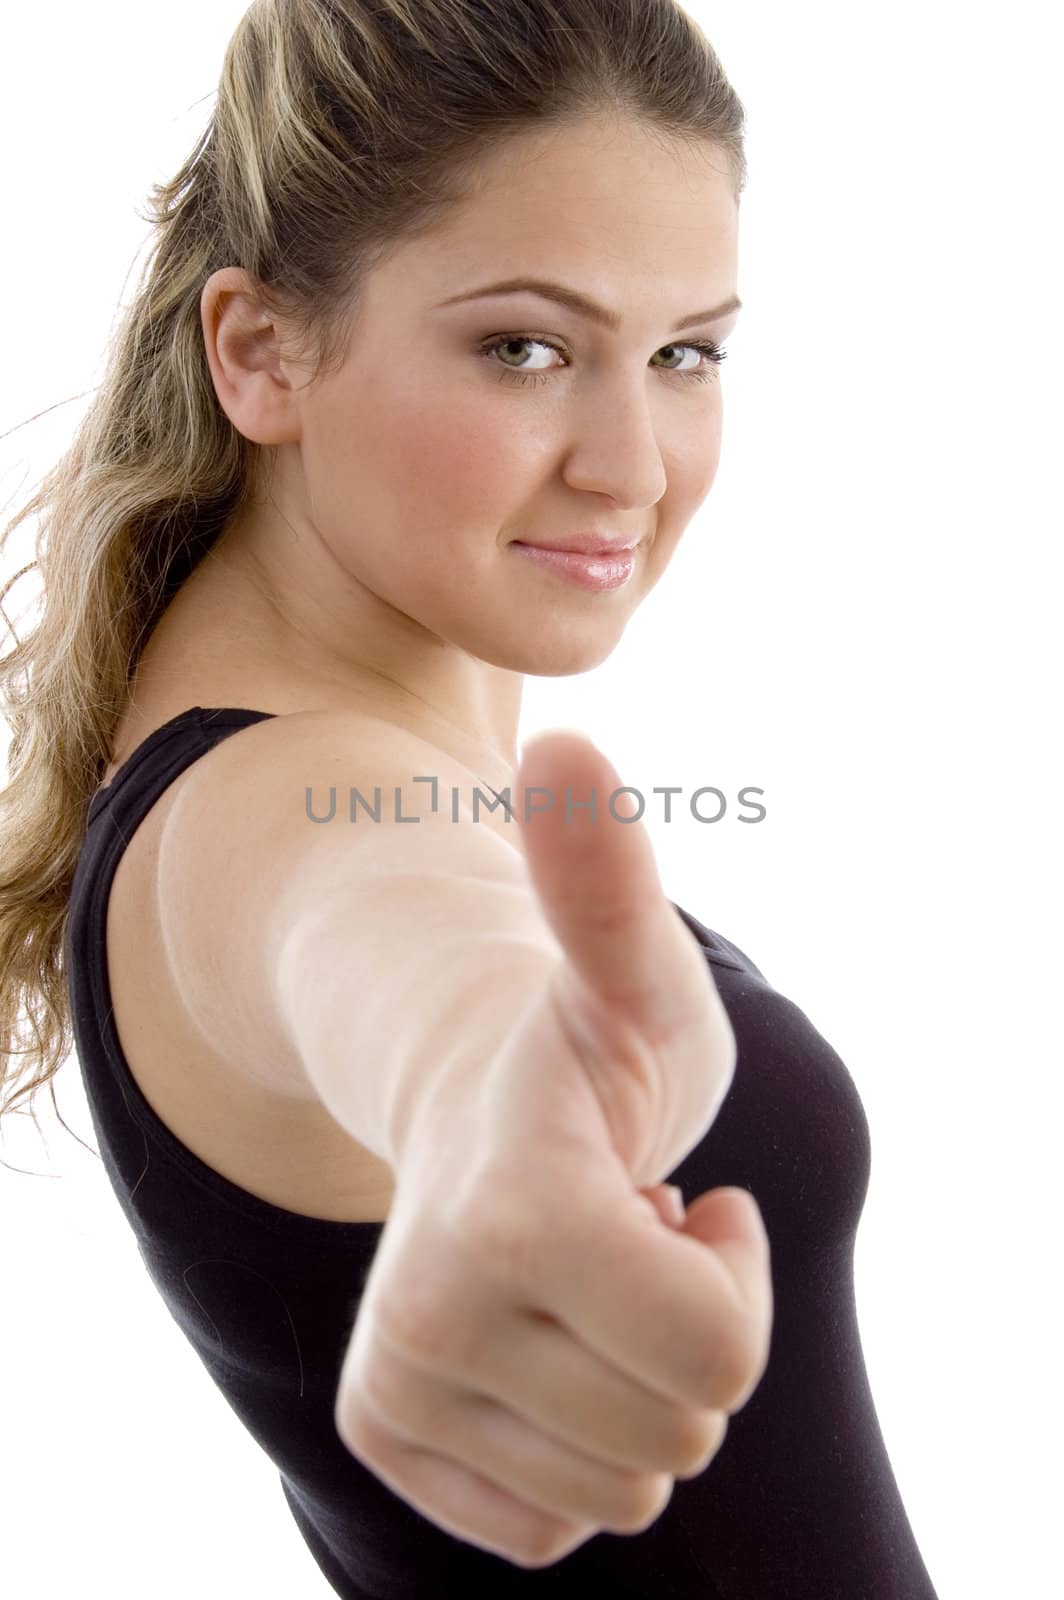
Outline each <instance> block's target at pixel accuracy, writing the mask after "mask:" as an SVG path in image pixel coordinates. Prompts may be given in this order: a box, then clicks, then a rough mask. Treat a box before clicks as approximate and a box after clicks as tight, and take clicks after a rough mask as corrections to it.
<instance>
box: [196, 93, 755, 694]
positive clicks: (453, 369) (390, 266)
mask: <svg viewBox="0 0 1064 1600" xmlns="http://www.w3.org/2000/svg"><path fill="white" fill-rule="evenodd" d="M482 172H483V182H482V184H481V186H480V188H479V190H478V192H477V194H476V196H475V198H473V199H471V200H469V201H468V202H466V203H464V204H463V206H462V207H461V208H460V209H459V210H456V211H455V212H453V213H452V214H451V215H450V216H449V218H448V220H447V222H446V223H445V224H444V225H443V226H442V227H440V228H439V229H437V230H436V231H435V232H433V233H432V234H428V235H424V236H422V237H421V238H419V239H417V240H415V241H407V242H406V243H405V244H404V245H402V246H401V247H400V248H398V249H397V250H396V251H395V252H394V253H393V254H392V255H391V256H390V257H389V258H387V259H386V260H385V261H383V262H381V263H380V264H379V265H378V266H377V268H376V269H375V270H374V272H373V273H372V274H371V276H370V277H369V279H368V282H367V287H366V290H365V295H364V300H363V305H362V309H361V313H360V316H359V319H358V322H357V325H356V328H355V330H354V333H353V337H352V340H351V344H350V347H349V349H348V352H347V356H346V359H345V361H344V364H343V366H342V367H341V368H340V369H339V370H338V371H336V372H334V373H332V374H329V375H327V376H325V377H323V378H321V379H320V380H319V381H318V382H317V383H315V384H311V385H310V386H309V387H302V388H301V387H300V385H305V381H306V380H305V374H302V373H301V372H300V371H299V370H298V369H294V368H291V367H287V366H283V364H282V370H283V371H284V374H285V378H287V379H289V380H290V386H289V384H288V383H284V382H282V383H280V384H278V383H277V382H276V381H275V380H276V374H275V377H274V380H271V381H270V383H269V384H265V383H264V382H263V381H262V380H263V378H264V376H265V374H264V373H262V372H259V373H255V372H251V373H249V374H246V375H245V376H241V374H240V371H239V363H238V362H235V363H234V364H233V366H232V368H231V370H230V369H229V368H227V371H226V376H227V378H228V388H227V387H226V386H225V380H223V383H222V385H221V386H219V396H220V398H221V399H222V402H223V404H224V405H225V407H226V410H227V411H228V412H229V415H230V416H231V417H232V419H233V421H234V422H235V423H236V425H237V426H238V427H239V428H240V429H241V431H242V432H244V433H246V434H247V435H248V436H249V437H251V438H258V439H259V440H261V441H263V442H275V443H276V469H275V472H274V476H273V479H272V482H271V485H270V489H271V494H272V498H273V500H274V502H275V503H276V505H277V506H278V508H279V509H280V510H281V511H282V512H283V521H284V522H286V523H287V524H288V528H287V540H286V542H285V544H284V546H283V548H285V549H287V550H289V551H291V550H293V549H294V548H296V547H295V545H293V543H292V541H291V533H292V531H293V530H294V531H295V532H296V534H297V535H298V536H299V538H298V545H299V547H300V549H301V558H303V559H305V560H306V561H307V562H308V563H310V562H312V563H313V570H312V569H311V566H310V565H307V566H306V568H305V570H304V571H303V573H302V574H301V577H300V585H299V586H300V589H301V591H302V592H303V594H304V595H305V594H306V592H307V590H306V584H309V585H310V587H311V589H312V590H313V598H314V617H315V625H316V626H318V625H323V626H324V630H325V634H324V635H323V637H324V636H325V635H327V636H328V638H329V641H330V645H331V648H332V649H333V650H336V649H339V650H340V651H341V653H342V650H343V640H344V639H345V638H350V637H352V634H351V631H350V630H351V629H352V628H356V627H357V633H358V640H359V649H360V651H364V650H366V649H367V648H371V646H372V641H373V637H374V630H375V629H379V630H381V631H380V641H381V649H382V652H383V653H384V655H385V656H387V657H388V658H389V659H390V660H394V650H395V643H396V636H397V629H398V631H399V632H400V633H401V634H402V636H403V638H404V639H405V640H406V641H407V642H408V643H410V644H411V645H412V646H416V643H417V641H419V640H423V641H425V642H429V641H431V645H432V647H433V649H434V650H435V649H436V648H437V647H441V646H442V647H443V649H444V652H445V653H446V652H447V651H448V650H456V651H458V652H461V653H463V655H464V656H465V657H466V658H468V657H474V658H476V659H477V660H479V661H481V662H490V663H493V664H494V665H496V666H499V667H504V668H507V669H509V670H511V671H514V672H518V673H534V674H537V675H545V676H557V675H563V674H569V673H575V672H582V671H586V670H588V669H589V668H592V667H594V666H596V665H597V664H598V663H600V662H601V661H603V660H604V659H605V658H606V657H607V656H608V655H609V654H610V653H611V651H612V650H613V649H614V647H615V646H616V644H617V643H618V641H619V640H620V638H621V636H622V634H623V632H624V628H625V624H626V623H627V621H628V619H629V617H630V616H631V615H632V614H633V612H634V611H635V609H636V607H637V606H638V605H639V603H640V602H641V600H642V599H643V597H644V596H645V595H647V594H648V593H649V592H650V590H651V589H652V588H653V587H654V585H655V584H656V583H657V582H658V580H659V579H660V578H661V576H662V574H663V573H664V571H665V568H666V566H667V565H668V563H669V560H670V558H671V556H672V553H673V551H674V550H675V548H676V545H677V542H678V540H679V538H680V535H681V534H682V532H683V530H684V528H685V527H686V525H687V523H688V521H689V520H690V518H691V516H692V514H693V513H694V511H695V510H696V508H697V507H698V506H699V504H700V503H701V502H702V500H703V499H704V498H705V496H706V495H707V494H708V492H709V490H710V488H711V486H712V483H713V479H714V476H715V474H716V470H717V463H718V459H719V454H720V443H721V424H722V390H721V372H720V369H719V367H718V365H717V364H716V363H715V362H714V361H713V360H712V359H711V357H710V355H709V354H707V353H702V352H700V351H699V350H697V349H695V348H694V347H693V345H692V341H701V342H703V343H706V344H708V343H711V342H713V343H716V344H717V345H720V344H721V343H722V342H723V341H724V340H726V338H727V337H728V335H729V334H730V333H731V331H732V330H733V328H734V326H735V320H736V310H735V309H733V308H732V306H731V304H730V303H731V302H733V301H734V299H735V298H736V273H737V224H738V211H737V206H736V202H735V199H734V196H733V193H732V185H731V181H730V178H729V176H728V174H727V171H726V167H725V162H724V159H723V157H722V156H721V155H720V154H719V152H717V151H715V150H713V149H711V148H709V147H703V148H701V149H698V150H689V149H686V148H684V147H682V146H677V145H674V144H666V143H664V142H663V141H662V140H661V137H660V136H655V135H651V134H649V133H647V132H646V131H645V130H643V129H641V128H639V127H638V126H636V125H633V124H630V123H603V122H594V123H585V124H582V125H581V127H580V129H579V130H578V131H576V130H571V131H567V132H564V133H561V134H558V133H553V134H551V135H549V136H546V137H544V136H543V135H542V134H537V135H536V136H534V137H528V138H522V139H521V140H519V141H513V142H512V143H510V144H508V145H507V146H505V147H503V148H501V149H500V151H499V152H497V153H496V154H495V155H494V156H493V157H492V159H491V160H490V161H489V162H487V163H485V165H484V167H483V169H482ZM232 275H233V269H227V271H226V273H223V274H216V278H220V279H224V280H227V279H228V278H229V277H231V276H232ZM240 276H242V275H241V274H237V277H240ZM531 278H538V279H541V280H553V281H554V282H555V283H558V284H561V285H564V286H566V287H567V288H568V289H570V290H572V291H574V292H576V293H578V294H580V295H583V296H585V297H587V298H588V299H589V300H593V301H596V302H598V304H599V305H600V306H603V307H605V308H607V310H608V311H609V312H610V313H612V314H613V315H614V316H615V317H616V319H617V326H616V328H610V327H608V326H605V325H603V323H602V321H601V320H598V319H595V318H593V317H590V316H586V315H582V314H581V313H580V312H579V311H578V310H577V309H575V308H574V307H573V306H572V305H564V304H559V303H558V302H556V301H554V300H552V299H550V298H546V297H544V296H542V295H539V294H536V293H533V292H532V291H530V290H522V291H520V292H516V291H511V292H508V293H505V294H501V293H496V294H493V295H490V296H485V295H481V296H479V297H476V298H472V297H471V296H472V292H473V291H475V290H477V289H480V288H481V287H482V286H485V285H492V284H496V283H499V282H501V281H505V280H510V279H531ZM207 306H208V300H207V295H206V293H205V307H207ZM717 307H723V308H724V309H723V310H722V311H720V312H719V314H717V315H709V316H703V315H701V313H702V312H704V311H712V310H713V309H714V308H717ZM695 312H697V313H699V318H698V320H697V321H695V322H692V323H691V325H690V326H685V324H686V323H687V320H688V318H689V317H690V316H691V314H692V313H695ZM219 339H220V340H222V335H221V334H219ZM507 341H517V342H512V343H508V342H507ZM493 344H494V350H492V348H491V347H492V345H493ZM209 345H210V341H209V340H208V346H209ZM552 346H553V347H555V348H552ZM220 348H222V350H223V351H224V348H225V346H224V341H222V343H221V345H220ZM233 349H234V351H235V346H234V347H233ZM217 360H218V358H217V357H216V358H215V360H212V367H214V366H215V365H216V361H217ZM217 378H218V374H217V372H216V382H217ZM575 534H590V535H600V536H602V537H603V538H608V539H617V540H621V541H624V542H629V541H631V540H633V539H638V540H639V541H640V543H639V545H638V548H637V549H636V551H635V553H634V564H633V570H632V575H631V577H630V578H629V579H628V581H627V582H626V583H623V584H622V585H621V586H620V587H617V588H612V589H606V590H593V591H589V590H588V589H586V588H582V587H578V586H577V585H576V584H575V583H572V582H570V581H568V580H567V579H565V578H564V577H561V576H559V575H558V574H557V573H556V572H555V571H553V570H551V569H550V568H549V567H544V566H541V565H540V564H538V563H536V562H533V561H531V560H528V559H526V558H524V557H522V556H521V555H519V554H518V552H517V551H516V549H515V548H514V547H513V545H514V541H517V540H523V541H530V542H540V543H546V542H549V543H552V544H564V543H565V541H566V539H567V537H569V536H572V535H575ZM281 549H282V545H281V544H275V546H274V550H275V553H276V552H279V551H280V550H281ZM277 559H278V560H283V559H286V558H285V557H281V556H280V555H277ZM304 579H305V580H306V583H304ZM288 592H289V593H291V592H292V591H291V590H289V591H288ZM467 664H468V662H467Z"/></svg>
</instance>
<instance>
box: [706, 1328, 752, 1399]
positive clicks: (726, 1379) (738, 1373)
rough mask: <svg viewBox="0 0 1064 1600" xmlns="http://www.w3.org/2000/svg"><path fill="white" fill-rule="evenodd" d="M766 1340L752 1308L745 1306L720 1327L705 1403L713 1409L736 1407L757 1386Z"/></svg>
mask: <svg viewBox="0 0 1064 1600" xmlns="http://www.w3.org/2000/svg"><path fill="white" fill-rule="evenodd" d="M762 1345H763V1340H762V1337H761V1334H760V1331H759V1329H758V1328H757V1326H756V1319H755V1317H754V1315H753V1313H752V1312H750V1311H747V1310H745V1309H743V1310H742V1311H739V1312H737V1313H736V1314H735V1316H734V1317H732V1318H729V1320H728V1322H727V1324H726V1325H724V1326H722V1327H721V1330H720V1337H719V1339H718V1340H716V1341H714V1343H713V1346H712V1347H711V1349H710V1351H709V1358H710V1359H709V1371H708V1375H707V1380H706V1385H705V1391H704V1392H705V1401H706V1405H707V1406H708V1407H709V1408H711V1409H713V1410H724V1411H731V1410H733V1409H737V1408H738V1407H739V1406H740V1405H741V1404H744V1403H745V1400H746V1399H747V1398H749V1395H750V1394H751V1393H752V1392H753V1390H754V1388H756V1386H757V1383H758V1382H759V1381H760V1376H761V1372H762V1371H763V1369H764V1367H763V1363H764V1351H763V1348H762Z"/></svg>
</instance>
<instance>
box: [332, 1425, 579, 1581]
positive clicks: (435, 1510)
mask: <svg viewBox="0 0 1064 1600" xmlns="http://www.w3.org/2000/svg"><path fill="white" fill-rule="evenodd" d="M342 1438H343V1443H344V1444H345V1445H346V1446H347V1448H348V1449H349V1450H350V1451H351V1453H352V1455H354V1456H356V1457H357V1458H358V1460H360V1461H361V1462H362V1463H363V1464H364V1465H365V1466H367V1467H368V1468H369V1469H370V1471H371V1472H373V1473H374V1474H375V1476H376V1477H378V1478H379V1479H380V1481H381V1482H382V1483H383V1484H385V1485H386V1486H387V1487H388V1488H389V1489H391V1491H392V1493H393V1494H397V1495H399V1496H400V1498H401V1499H402V1500H404V1501H406V1503H407V1505H410V1506H413V1507H414V1509H415V1510H416V1511H420V1512H421V1514H422V1516H425V1517H428V1519H429V1520H430V1521H431V1522H432V1523H434V1524H435V1526H436V1527H438V1528H442V1529H443V1531H444V1532H445V1533H450V1534H452V1535H453V1536H454V1537H455V1538H456V1539H462V1540H464V1541H465V1542H466V1543H467V1544H472V1545H475V1546H476V1548H477V1549H479V1550H487V1551H489V1552H490V1553H491V1554H492V1555H498V1556H502V1557H503V1558H504V1559H505V1560H507V1561H512V1562H514V1563H516V1564H517V1565H519V1566H529V1567H540V1566H546V1565H549V1564H550V1563H551V1562H553V1561H558V1560H560V1559H561V1557H562V1556H563V1555H568V1554H569V1552H570V1551H572V1550H575V1549H577V1548H578V1546H580V1545H582V1544H585V1543H586V1542H587V1540H588V1539H590V1538H592V1537H593V1536H594V1535H595V1534H597V1533H598V1532H599V1529H598V1527H597V1526H595V1525H594V1524H593V1523H592V1524H588V1523H579V1522H576V1521H575V1520H574V1519H573V1518H567V1517H562V1518H559V1517H554V1516H551V1515H549V1514H548V1513H546V1512H543V1511H540V1510H538V1509H537V1508H536V1507H535V1506H532V1505H529V1504H528V1502H527V1501H524V1500H521V1499H520V1498H518V1497H517V1496H516V1495H513V1494H510V1493H509V1492H508V1491H507V1490H506V1489H503V1488H502V1487H500V1486H499V1485H498V1484H495V1483H493V1482H492V1481H491V1480H490V1479H489V1478H487V1477H485V1476H484V1474H483V1473H480V1472H475V1471H473V1470H471V1469H470V1468H468V1467H464V1466H462V1465H460V1464H459V1463H458V1462H456V1461H455V1460H453V1459H452V1458H449V1457H447V1456H444V1455H441V1454H440V1453H439V1452H438V1451H435V1450H429V1449H426V1448H424V1447H422V1446H420V1445H415V1444H411V1443H410V1442H409V1441H408V1440H407V1439H404V1438H403V1437H401V1436H400V1435H399V1434H397V1433H396V1432H395V1431H394V1430H393V1429H392V1428H390V1427H388V1426H387V1424H386V1423H384V1422H383V1421H382V1420H381V1419H380V1417H379V1416H378V1415H377V1414H376V1413H375V1412H374V1411H372V1410H370V1408H369V1407H366V1406H360V1407H359V1408H358V1409H357V1414H356V1415H353V1416H352V1417H351V1418H350V1419H349V1422H348V1426H347V1429H346V1431H345V1433H344V1435H343V1436H342Z"/></svg>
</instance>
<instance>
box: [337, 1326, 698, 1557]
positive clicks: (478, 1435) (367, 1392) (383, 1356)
mask: <svg viewBox="0 0 1064 1600" xmlns="http://www.w3.org/2000/svg"><path fill="white" fill-rule="evenodd" d="M378 1356H379V1359H377V1358H375V1359H374V1361H373V1362H371V1363H370V1364H369V1365H368V1366H367V1370H366V1374H365V1378H366V1381H365V1383H364V1385H363V1389H362V1393H361V1397H360V1398H361V1401H362V1403H363V1405H365V1406H366V1407H368V1408H369V1410H370V1411H372V1412H374V1413H375V1414H376V1416H377V1418H378V1420H379V1421H380V1422H381V1423H382V1424H383V1425H384V1426H386V1427H387V1428H389V1429H391V1430H392V1431H393V1432H394V1433H395V1434H396V1435H398V1437H399V1438H400V1439H402V1440H403V1441H405V1442H406V1443H407V1444H408V1445H412V1446H414V1447H416V1448H419V1449H421V1448H427V1449H430V1450H434V1451H437V1452H438V1453H439V1454H440V1455H442V1456H444V1457H446V1458H447V1459H448V1460H453V1461H456V1462H457V1463H458V1464H459V1465H460V1466H463V1467H466V1468H468V1469H469V1470H470V1471H473V1472H477V1473H481V1474H482V1475H483V1476H484V1477H486V1478H487V1479H488V1480H489V1481H490V1482H491V1483H493V1484H495V1485H497V1486H498V1487H500V1488H502V1489H505V1490H506V1491H507V1493H509V1494H512V1495H515V1496H516V1497H517V1498H518V1499H519V1500H521V1501H524V1502H525V1503H526V1504H528V1505H531V1506H534V1507H535V1508H536V1510H538V1511H545V1512H547V1513H549V1514H551V1515H553V1516H560V1517H561V1516H565V1517H572V1518H574V1519H576V1520H578V1521H587V1522H591V1523H594V1524H596V1525H597V1526H598V1527H602V1528H611V1529H613V1530H615V1531H617V1532H636V1531H638V1530H639V1529H641V1528H643V1527H645V1526H646V1525H647V1524H648V1522H649V1521H652V1520H653V1518H654V1517H656V1516H657V1515H658V1514H659V1513H660V1512H661V1510H662V1509H663V1508H664V1506H665V1504H666V1503H667V1501H668V1498H669V1496H670V1495H671V1493H672V1487H673V1480H672V1477H671V1476H670V1475H669V1474H668V1473H665V1472H662V1471H660V1470H659V1469H654V1470H651V1471H638V1472H633V1471H630V1470H627V1469H624V1468H620V1467H617V1466H614V1465H612V1464H610V1463H608V1462H606V1461H604V1460H602V1459H601V1458H597V1457H593V1456H591V1455H590V1454H588V1453H587V1452H586V1451H585V1450H583V1449H582V1448H580V1446H579V1445H577V1446H570V1445H568V1444H566V1443H564V1442H563V1441H562V1440H561V1439H559V1438H558V1437H557V1435H555V1434H552V1433H550V1432H545V1431H544V1430H543V1429H542V1428H540V1427H538V1426H536V1425H535V1424H534V1423H531V1422H530V1421H529V1420H528V1419H527V1417H525V1416H522V1415H519V1414H518V1412H516V1411H515V1410H513V1409H512V1408H511V1406H510V1405H509V1404H504V1403H500V1402H498V1401H496V1400H495V1399H493V1398H490V1397H488V1396H485V1395H483V1394H475V1393H473V1392H472V1391H471V1390H469V1389H466V1388H465V1387H456V1386H455V1385H453V1384H451V1383H450V1382H447V1381H441V1380H440V1379H439V1378H437V1377H435V1376H433V1375H429V1374H426V1373H423V1372H419V1371H418V1369H417V1368H416V1367H412V1366H411V1365H410V1363H409V1362H407V1361H405V1360H403V1359H402V1358H401V1357H399V1356H397V1355H396V1354H395V1353H394V1352H390V1351H388V1350H387V1349H386V1348H383V1347H382V1349H381V1350H380V1351H379V1352H378Z"/></svg>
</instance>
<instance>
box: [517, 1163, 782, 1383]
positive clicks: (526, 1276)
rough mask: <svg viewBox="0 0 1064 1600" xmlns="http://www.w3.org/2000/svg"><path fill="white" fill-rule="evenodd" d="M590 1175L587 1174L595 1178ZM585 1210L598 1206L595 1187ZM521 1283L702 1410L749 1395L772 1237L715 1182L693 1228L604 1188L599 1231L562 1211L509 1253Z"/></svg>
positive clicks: (763, 1319)
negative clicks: (628, 1207) (632, 1207)
mask: <svg viewBox="0 0 1064 1600" xmlns="http://www.w3.org/2000/svg"><path fill="white" fill-rule="evenodd" d="M590 1181H592V1180H591V1179H590V1177H589V1182H590ZM586 1198H587V1200H588V1206H587V1211H588V1214H589V1215H592V1216H593V1215H594V1214H595V1211H596V1206H595V1201H594V1195H593V1194H592V1195H589V1196H587V1197H586ZM509 1259H510V1260H511V1262H519V1263H520V1269H519V1270H520V1277H521V1282H520V1283H515V1284H514V1285H513V1290H514V1292H517V1293H524V1294H525V1295H526V1296H527V1300H526V1303H527V1304H529V1305H532V1306H534V1307H535V1308H537V1309H540V1310H542V1311H544V1312H546V1313H547V1314H549V1315H551V1316H553V1317H555V1318H556V1319H557V1320H558V1322H559V1323H561V1325H562V1326H563V1327H564V1328H565V1329H566V1330H567V1331H568V1332H569V1333H570V1334H571V1335H573V1336H574V1337H575V1338H576V1339H578V1340H580V1341H581V1342H582V1343H584V1344H585V1345H586V1346H587V1347H588V1348H589V1349H590V1350H591V1351H592V1352H593V1353H594V1354H595V1355H597V1356H599V1357H600V1358H602V1359H603V1360H604V1361H607V1362H609V1363H611V1364H612V1365H613V1366H615V1367H617V1368H618V1369H619V1370H620V1371H621V1372H622V1373H623V1374H624V1375H625V1376H626V1377H628V1378H631V1379H633V1380H634V1381H636V1382H637V1383H640V1384H642V1385H643V1386H644V1387H646V1388H647V1389H649V1390H651V1391H652V1392H653V1393H655V1394H659V1395H662V1396H664V1397H666V1398H668V1399H671V1400H674V1401H676V1402H678V1403H680V1404H681V1405H685V1406H693V1407H695V1408H700V1409H701V1408H705V1409H720V1410H724V1411H731V1410H732V1409H736V1408H737V1407H738V1405H739V1404H742V1403H745V1400H744V1399H740V1398H739V1397H740V1396H743V1397H745V1396H747V1395H748V1394H749V1392H750V1390H751V1387H752V1384H756V1382H757V1381H758V1377H759V1375H760V1372H761V1371H763V1369H764V1364H765V1361H766V1359H767V1350H768V1342H769V1338H770V1334H771V1327H772V1310H773V1307H772V1280H771V1274H770V1272H769V1255H768V1244H767V1238H766V1235H765V1230H764V1227H763V1225H762V1223H761V1221H760V1217H759V1214H758V1213H757V1211H756V1207H753V1208H751V1207H750V1206H749V1205H748V1204H744V1203H743V1202H742V1201H741V1200H739V1199H737V1198H736V1196H735V1194H734V1193H733V1192H732V1191H727V1190H725V1191H711V1193H710V1194H707V1195H702V1196H700V1197H699V1199H698V1200H697V1201H696V1202H695V1203H694V1205H692V1206H691V1207H689V1208H688V1215H687V1220H686V1223H685V1227H684V1229H683V1230H673V1229H669V1228H648V1227H646V1226H645V1223H644V1222H643V1221H642V1219H637V1218H635V1217H633V1216H632V1214H631V1213H629V1212H627V1211H623V1212H618V1210H617V1207H616V1202H615V1198H614V1193H613V1190H612V1188H608V1189H605V1188H604V1191H603V1202H602V1211H601V1215H600V1220H599V1221H598V1222H597V1224H596V1226H595V1231H594V1233H593V1235H592V1236H590V1237H589V1235H588V1231H587V1230H586V1229H579V1228H574V1227H573V1225H572V1221H571V1219H569V1221H568V1223H567V1221H566V1218H565V1217H564V1216H559V1219H558V1223H557V1226H556V1227H553V1228H551V1227H545V1226H543V1224H542V1222H540V1224H539V1225H538V1226H537V1228H536V1229H535V1232H534V1234H533V1236H532V1237H531V1238H529V1239H527V1240H524V1241H522V1244H521V1247H520V1249H518V1250H515V1251H513V1252H511V1253H510V1257H509Z"/></svg>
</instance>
